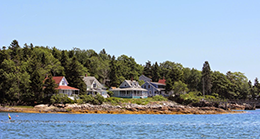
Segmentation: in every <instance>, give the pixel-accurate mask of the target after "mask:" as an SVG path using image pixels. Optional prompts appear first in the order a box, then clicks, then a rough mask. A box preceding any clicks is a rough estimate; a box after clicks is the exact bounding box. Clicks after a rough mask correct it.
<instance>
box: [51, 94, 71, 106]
mask: <svg viewBox="0 0 260 139" xmlns="http://www.w3.org/2000/svg"><path fill="white" fill-rule="evenodd" d="M68 99H69V98H68V95H67V94H54V95H52V96H51V98H50V102H51V103H52V104H58V103H60V104H64V103H66V102H67V101H68Z"/></svg>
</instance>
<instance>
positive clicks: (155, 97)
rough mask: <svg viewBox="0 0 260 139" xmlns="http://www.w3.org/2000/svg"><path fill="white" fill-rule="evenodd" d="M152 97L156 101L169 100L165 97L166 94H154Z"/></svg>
mask: <svg viewBox="0 0 260 139" xmlns="http://www.w3.org/2000/svg"><path fill="white" fill-rule="evenodd" d="M152 99H153V100H154V101H167V100H168V99H167V98H165V97H164V96H161V95H156V96H153V97H152Z"/></svg>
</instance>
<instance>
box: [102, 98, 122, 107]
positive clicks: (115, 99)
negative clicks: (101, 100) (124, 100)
mask: <svg viewBox="0 0 260 139" xmlns="http://www.w3.org/2000/svg"><path fill="white" fill-rule="evenodd" d="M120 99H121V98H117V97H110V98H106V99H105V101H106V102H110V103H111V104H112V105H118V104H119V103H120V102H121V100H120Z"/></svg>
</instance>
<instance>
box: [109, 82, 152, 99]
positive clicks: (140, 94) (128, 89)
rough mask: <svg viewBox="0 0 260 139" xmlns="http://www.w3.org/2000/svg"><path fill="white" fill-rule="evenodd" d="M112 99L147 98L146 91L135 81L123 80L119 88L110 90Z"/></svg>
mask: <svg viewBox="0 0 260 139" xmlns="http://www.w3.org/2000/svg"><path fill="white" fill-rule="evenodd" d="M110 91H112V92H113V93H114V95H113V96H114V97H121V98H147V95H148V94H147V90H146V89H143V88H141V86H140V85H139V84H138V82H137V81H135V80H125V81H124V82H123V83H121V85H120V86H119V88H114V89H110Z"/></svg>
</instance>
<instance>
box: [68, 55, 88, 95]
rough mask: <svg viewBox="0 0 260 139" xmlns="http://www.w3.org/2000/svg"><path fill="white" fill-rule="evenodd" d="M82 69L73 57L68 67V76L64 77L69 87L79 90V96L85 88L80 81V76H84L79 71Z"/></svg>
mask: <svg viewBox="0 0 260 139" xmlns="http://www.w3.org/2000/svg"><path fill="white" fill-rule="evenodd" d="M82 68H83V66H82V65H80V63H79V62H78V60H77V58H76V57H75V56H74V57H73V58H72V61H71V62H70V64H69V66H68V74H67V75H66V78H67V81H68V82H69V84H70V86H72V87H75V88H78V89H80V94H85V93H86V91H87V87H86V84H85V83H84V81H83V79H82V78H83V77H82V75H84V73H82V70H81V69H82Z"/></svg>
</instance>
